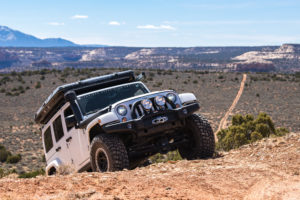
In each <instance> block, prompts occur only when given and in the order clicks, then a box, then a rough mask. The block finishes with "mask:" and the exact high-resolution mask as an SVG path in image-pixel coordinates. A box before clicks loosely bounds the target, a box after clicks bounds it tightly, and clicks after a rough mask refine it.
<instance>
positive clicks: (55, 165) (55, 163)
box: [46, 158, 62, 176]
mask: <svg viewBox="0 0 300 200" xmlns="http://www.w3.org/2000/svg"><path fill="white" fill-rule="evenodd" d="M61 165H62V162H61V160H60V159H59V158H56V159H54V160H52V161H51V162H50V163H49V164H48V165H47V167H46V175H47V176H48V175H49V173H48V172H49V171H50V169H52V168H55V169H56V170H57V169H58V168H59V166H61Z"/></svg>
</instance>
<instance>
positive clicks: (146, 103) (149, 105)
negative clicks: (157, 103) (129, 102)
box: [141, 99, 152, 110]
mask: <svg viewBox="0 0 300 200" xmlns="http://www.w3.org/2000/svg"><path fill="white" fill-rule="evenodd" d="M141 103H142V105H143V107H144V108H145V109H146V110H150V109H151V108H152V101H151V100H150V99H144V100H143V101H142V102H141Z"/></svg>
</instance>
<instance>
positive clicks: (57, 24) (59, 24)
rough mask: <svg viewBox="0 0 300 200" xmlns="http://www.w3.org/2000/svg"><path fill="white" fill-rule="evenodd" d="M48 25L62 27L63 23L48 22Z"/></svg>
mask: <svg viewBox="0 0 300 200" xmlns="http://www.w3.org/2000/svg"><path fill="white" fill-rule="evenodd" d="M48 24H49V25H51V26H63V25H65V23H63V22H49V23H48Z"/></svg>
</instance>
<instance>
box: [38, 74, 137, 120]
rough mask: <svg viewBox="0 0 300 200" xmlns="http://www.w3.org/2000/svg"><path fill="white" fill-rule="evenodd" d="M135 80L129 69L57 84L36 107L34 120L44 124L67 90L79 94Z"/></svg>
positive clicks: (63, 100) (58, 105) (57, 107)
mask: <svg viewBox="0 0 300 200" xmlns="http://www.w3.org/2000/svg"><path fill="white" fill-rule="evenodd" d="M135 80H136V79H135V77H134V72H133V71H132V70H129V71H124V72H118V73H114V74H109V75H104V76H98V77H94V78H90V79H85V80H82V81H77V82H74V83H70V84H66V85H62V86H59V87H57V88H56V89H55V90H54V91H53V92H52V94H50V96H49V97H48V98H47V99H46V101H45V102H44V103H43V105H42V106H41V107H40V108H39V109H38V111H37V112H36V114H35V122H36V123H41V124H46V123H47V122H48V121H49V119H50V118H51V117H52V116H53V115H54V114H55V113H56V112H57V110H58V109H60V107H61V106H62V105H63V104H64V103H65V99H64V95H65V94H66V93H67V92H68V91H74V92H75V93H76V95H80V94H84V93H87V92H91V91H94V90H99V89H102V88H106V87H111V86H115V85H119V84H123V83H129V82H133V81H135Z"/></svg>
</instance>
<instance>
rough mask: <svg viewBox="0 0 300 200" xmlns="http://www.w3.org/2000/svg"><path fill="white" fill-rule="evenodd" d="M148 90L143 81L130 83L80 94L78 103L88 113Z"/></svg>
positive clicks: (82, 110) (83, 111)
mask: <svg viewBox="0 0 300 200" xmlns="http://www.w3.org/2000/svg"><path fill="white" fill-rule="evenodd" d="M148 92H149V91H148V90H147V89H146V88H145V86H144V85H143V84H141V83H129V84H124V85H119V86H115V87H111V88H105V89H101V90H98V91H93V92H90V93H87V94H83V95H80V96H78V103H79V106H80V108H81V112H82V114H83V115H88V114H91V113H94V112H97V111H98V110H101V109H103V108H106V107H107V106H109V105H111V104H114V103H116V102H118V101H121V100H123V99H127V98H130V97H134V96H138V95H141V94H146V93H148Z"/></svg>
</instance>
